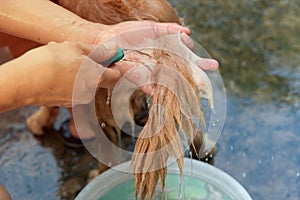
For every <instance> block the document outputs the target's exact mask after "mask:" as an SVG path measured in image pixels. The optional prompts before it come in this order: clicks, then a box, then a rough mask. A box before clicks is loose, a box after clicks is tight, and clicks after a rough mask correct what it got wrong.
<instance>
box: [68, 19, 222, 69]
mask: <svg viewBox="0 0 300 200" xmlns="http://www.w3.org/2000/svg"><path fill="white" fill-rule="evenodd" d="M73 30H77V31H74V33H76V32H77V34H74V36H75V37H76V40H78V41H81V42H83V43H90V44H100V43H103V42H104V41H109V40H111V39H116V38H117V41H118V44H119V46H120V47H121V48H122V47H123V46H128V44H129V45H132V46H138V45H140V44H141V43H142V42H143V41H144V40H145V39H157V38H158V37H160V36H163V35H167V34H176V33H180V37H181V41H182V42H183V43H184V44H185V45H186V46H187V47H188V48H190V49H193V48H194V44H193V40H192V39H191V38H190V36H189V35H190V30H189V29H188V28H186V27H183V26H180V25H178V24H176V23H156V22H152V21H127V22H122V23H119V24H115V25H106V26H105V27H103V25H102V24H97V23H92V22H84V23H82V24H80V26H78V28H77V29H76V28H74V29H73ZM78 33H80V34H78ZM73 40H75V39H73ZM193 60H197V62H196V63H197V65H198V66H199V67H200V68H202V69H204V70H217V69H218V68H219V64H218V62H217V61H216V60H214V59H206V58H200V57H197V56H196V55H195V56H193Z"/></svg>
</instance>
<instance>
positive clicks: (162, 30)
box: [152, 22, 191, 36]
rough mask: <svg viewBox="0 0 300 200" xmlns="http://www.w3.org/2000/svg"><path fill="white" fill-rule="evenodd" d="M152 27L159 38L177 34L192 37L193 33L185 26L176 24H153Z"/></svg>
mask: <svg viewBox="0 0 300 200" xmlns="http://www.w3.org/2000/svg"><path fill="white" fill-rule="evenodd" d="M152 27H153V28H154V30H155V33H156V35H157V36H160V35H167V34H175V33H185V34H187V35H190V33H191V31H190V30H189V29H188V28H186V27H183V26H180V25H178V24H176V23H154V22H153V23H152Z"/></svg>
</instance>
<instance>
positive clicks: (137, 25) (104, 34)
mask: <svg viewBox="0 0 300 200" xmlns="http://www.w3.org/2000/svg"><path fill="white" fill-rule="evenodd" d="M74 26H76V25H74ZM73 30H74V36H75V38H76V39H77V41H80V42H82V43H89V44H99V43H103V42H105V41H107V40H109V39H111V38H114V37H116V36H117V35H122V37H123V39H124V40H125V41H126V42H128V43H131V44H139V43H140V42H141V41H142V40H144V39H145V38H151V39H156V38H157V37H159V36H162V35H166V34H175V33H178V32H180V33H185V34H187V35H189V34H190V30H189V29H188V28H185V27H183V26H180V25H178V24H176V23H157V22H153V21H127V22H121V23H118V24H115V25H103V24H97V23H92V22H87V21H86V22H84V23H82V24H79V26H78V24H77V27H74V29H73ZM123 33H128V34H123ZM72 37H73V36H72ZM75 38H74V39H75ZM74 39H72V40H74ZM121 47H122V46H121Z"/></svg>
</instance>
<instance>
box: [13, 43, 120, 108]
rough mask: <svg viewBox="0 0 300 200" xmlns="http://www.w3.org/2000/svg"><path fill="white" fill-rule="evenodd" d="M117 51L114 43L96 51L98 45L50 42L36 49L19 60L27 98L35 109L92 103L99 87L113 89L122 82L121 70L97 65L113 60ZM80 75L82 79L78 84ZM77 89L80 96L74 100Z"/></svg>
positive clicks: (19, 70) (102, 46) (101, 46)
mask: <svg viewBox="0 0 300 200" xmlns="http://www.w3.org/2000/svg"><path fill="white" fill-rule="evenodd" d="M116 50H117V45H113V44H111V43H106V44H105V46H104V45H100V46H98V47H97V48H96V49H95V45H83V44H74V43H70V42H63V43H55V42H51V43H49V44H47V45H45V46H42V47H39V48H36V49H33V50H31V51H29V52H27V53H26V54H24V55H23V56H21V57H20V60H19V62H22V66H21V67H19V68H18V69H17V70H18V72H19V73H22V74H23V80H24V79H26V80H27V81H26V80H24V82H25V81H26V83H25V84H24V85H27V88H26V90H25V91H24V93H25V94H24V95H25V96H27V97H28V98H31V101H30V102H31V104H35V105H47V106H63V107H71V106H72V102H73V104H75V105H76V104H86V103H89V102H90V101H91V100H92V99H93V98H94V95H95V93H93V92H91V91H93V90H94V89H95V87H96V86H97V87H104V88H112V87H113V85H114V84H115V83H116V81H117V80H118V79H119V78H120V76H121V74H120V72H119V71H118V70H116V69H111V68H104V67H103V66H102V65H100V64H98V63H100V62H103V61H105V60H107V59H109V58H110V57H112V56H113V55H114V54H115V52H116ZM78 73H80V75H81V79H80V81H77V82H76V84H75V80H76V77H77V76H78ZM99 77H100V79H99ZM21 81H22V80H21ZM75 88H76V90H77V91H76V93H77V94H80V95H77V96H76V97H75V99H74V96H73V90H75ZM25 98H26V97H25Z"/></svg>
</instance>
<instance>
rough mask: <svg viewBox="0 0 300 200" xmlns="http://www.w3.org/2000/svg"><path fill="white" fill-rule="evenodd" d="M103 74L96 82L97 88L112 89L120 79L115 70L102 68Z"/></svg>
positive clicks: (119, 74) (118, 73)
mask: <svg viewBox="0 0 300 200" xmlns="http://www.w3.org/2000/svg"><path fill="white" fill-rule="evenodd" d="M104 69H105V70H104V72H103V74H102V76H101V78H100V80H99V82H98V87H101V88H109V89H113V88H114V86H115V84H116V83H117V82H118V80H119V79H120V78H121V73H120V72H119V71H118V70H116V69H111V68H104Z"/></svg>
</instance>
